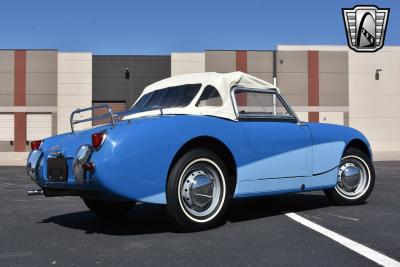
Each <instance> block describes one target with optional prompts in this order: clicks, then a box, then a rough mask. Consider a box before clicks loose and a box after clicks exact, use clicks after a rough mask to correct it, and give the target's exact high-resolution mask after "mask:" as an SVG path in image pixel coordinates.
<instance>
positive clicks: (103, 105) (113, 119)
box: [69, 104, 118, 133]
mask: <svg viewBox="0 0 400 267" xmlns="http://www.w3.org/2000/svg"><path fill="white" fill-rule="evenodd" d="M101 108H103V109H106V110H107V112H106V113H105V114H102V115H98V116H94V117H91V118H87V119H82V120H74V115H75V114H79V113H82V112H85V111H89V110H95V109H101ZM115 116H116V114H114V113H113V111H112V109H111V107H110V106H109V105H107V104H100V105H95V106H92V107H88V108H82V109H80V108H78V109H76V110H74V111H73V112H72V113H71V117H70V119H69V120H70V124H71V131H72V133H74V132H75V129H74V125H75V124H78V123H82V122H87V121H96V120H101V119H105V118H108V117H109V118H110V122H111V125H112V126H113V127H114V125H115ZM117 119H118V117H117Z"/></svg>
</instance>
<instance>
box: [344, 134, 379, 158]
mask: <svg viewBox="0 0 400 267" xmlns="http://www.w3.org/2000/svg"><path fill="white" fill-rule="evenodd" d="M351 147H352V148H357V149H359V150H361V151H362V152H364V153H365V155H367V156H368V158H369V159H371V160H372V153H371V151H370V149H369V146H368V145H367V144H366V143H365V142H364V141H362V140H360V139H353V140H351V141H350V142H348V143H347V145H346V147H345V149H344V151H343V154H344V153H345V152H346V150H347V149H349V148H351Z"/></svg>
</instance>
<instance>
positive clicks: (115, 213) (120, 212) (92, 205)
mask: <svg viewBox="0 0 400 267" xmlns="http://www.w3.org/2000/svg"><path fill="white" fill-rule="evenodd" d="M83 202H85V204H86V206H87V207H88V208H89V209H90V210H91V211H92V212H93V213H95V214H96V215H97V216H99V217H102V218H107V219H117V218H120V217H122V216H124V215H125V214H126V213H127V212H128V211H129V210H130V209H131V208H132V207H133V206H135V204H136V203H135V202H115V201H106V200H100V199H89V198H84V199H83Z"/></svg>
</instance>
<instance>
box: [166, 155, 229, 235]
mask: <svg viewBox="0 0 400 267" xmlns="http://www.w3.org/2000/svg"><path fill="white" fill-rule="evenodd" d="M228 181H229V179H228V174H227V170H226V167H225V165H224V164H223V162H222V161H221V160H220V159H219V158H218V156H217V155H216V154H215V153H213V152H212V151H210V150H207V149H194V150H191V151H189V152H187V153H186V154H184V155H183V156H182V157H181V158H180V159H179V160H178V161H177V162H176V164H175V165H174V166H173V168H172V171H171V173H170V175H169V178H168V184H167V212H168V215H169V217H170V219H171V221H172V222H173V223H174V224H175V225H177V226H178V227H179V228H180V229H183V230H186V231H200V230H205V229H209V228H212V227H215V226H217V225H218V223H219V222H220V221H221V219H222V218H223V216H224V213H225V210H226V207H227V204H228V199H229V197H230V192H228V191H229V190H228V188H230V187H229V185H228Z"/></svg>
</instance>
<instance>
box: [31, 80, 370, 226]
mask: <svg viewBox="0 0 400 267" xmlns="http://www.w3.org/2000/svg"><path fill="white" fill-rule="evenodd" d="M98 108H105V114H104V115H102V116H97V117H92V118H88V119H84V120H75V119H74V118H75V115H77V114H78V113H82V112H85V111H92V110H93V109H98ZM104 118H107V120H109V121H110V122H109V123H108V124H104V125H101V126H97V127H94V128H91V129H87V130H80V131H77V130H74V125H76V124H77V123H80V122H82V121H88V120H97V119H104ZM71 130H72V131H71V132H70V133H65V134H60V135H57V136H53V137H50V138H46V139H44V140H40V141H35V142H32V144H31V145H32V151H31V153H30V155H29V158H28V162H27V169H28V175H29V178H30V179H32V180H33V181H35V182H36V183H37V184H38V185H39V186H40V189H36V190H30V191H28V193H29V194H31V195H33V194H44V195H46V196H79V197H81V198H82V199H83V201H84V202H85V203H86V205H87V206H88V208H89V209H90V210H92V211H93V212H95V213H96V214H98V215H99V216H103V217H109V218H115V217H117V216H121V215H123V214H125V213H126V212H127V211H128V210H129V209H130V208H132V207H133V206H134V205H135V203H137V202H149V203H160V204H165V205H166V207H167V211H168V215H169V216H170V218H171V221H173V222H174V223H176V225H178V226H179V227H181V228H182V229H185V230H188V231H196V230H202V229H207V228H210V227H214V226H216V225H218V223H219V222H221V221H222V219H223V218H224V213H225V211H226V208H227V205H228V202H229V201H230V200H231V199H232V198H244V197H256V196H262V195H271V194H282V193H288V192H301V191H310V190H324V192H325V193H326V195H327V196H328V197H329V198H330V199H332V200H333V201H334V202H336V203H338V204H342V205H345V204H359V203H361V202H363V201H365V200H366V198H367V197H368V196H369V194H370V193H371V191H372V189H373V186H374V181H375V173H374V167H373V165H372V154H371V149H370V145H369V143H368V141H367V140H366V138H365V137H364V135H362V134H361V133H360V132H358V131H357V130H355V129H352V128H349V127H344V126H339V125H333V124H319V123H306V122H302V121H299V119H298V118H297V117H296V114H295V113H294V111H293V110H292V109H291V107H290V106H289V104H288V103H287V102H286V101H285V99H284V97H283V96H282V95H281V93H280V90H279V89H278V88H276V87H275V86H273V85H272V84H269V83H267V82H265V81H263V80H260V79H258V78H256V77H253V76H250V75H247V74H244V73H241V72H233V73H227V74H219V73H198V74H186V75H181V76H175V77H171V78H168V79H165V80H162V81H159V82H156V83H154V84H152V85H150V86H148V87H146V88H145V89H144V91H143V93H142V95H141V96H140V97H139V99H138V100H137V101H136V103H135V104H134V105H133V106H132V108H131V109H130V110H128V111H127V112H124V113H119V114H118V113H113V112H112V110H111V109H110V108H109V107H108V106H95V107H91V108H87V109H80V110H76V111H74V112H73V113H72V114H71Z"/></svg>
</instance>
